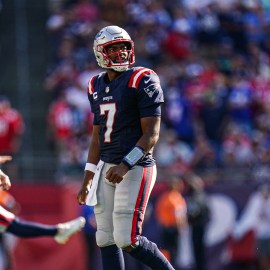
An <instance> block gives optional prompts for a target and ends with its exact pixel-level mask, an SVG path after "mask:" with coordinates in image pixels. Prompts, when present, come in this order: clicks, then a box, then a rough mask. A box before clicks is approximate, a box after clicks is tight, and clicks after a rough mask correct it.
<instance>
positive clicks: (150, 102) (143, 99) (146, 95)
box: [136, 69, 164, 117]
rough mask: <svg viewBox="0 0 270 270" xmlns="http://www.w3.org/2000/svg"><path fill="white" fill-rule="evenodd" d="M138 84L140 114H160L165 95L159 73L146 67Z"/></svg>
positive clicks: (142, 115) (144, 115)
mask: <svg viewBox="0 0 270 270" xmlns="http://www.w3.org/2000/svg"><path fill="white" fill-rule="evenodd" d="M136 84H137V85H138V86H137V88H136V92H137V98H138V106H139V111H140V116H141V117H148V116H160V115H161V104H162V103H163V102H164V96H163V90H162V88H161V85H160V79H159V77H158V75H157V74H156V73H155V72H154V71H153V70H151V69H146V70H145V71H144V72H143V73H142V74H141V77H138V81H137V82H136Z"/></svg>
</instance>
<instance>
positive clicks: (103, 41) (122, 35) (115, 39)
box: [93, 25, 135, 72]
mask: <svg viewBox="0 0 270 270" xmlns="http://www.w3.org/2000/svg"><path fill="white" fill-rule="evenodd" d="M119 42H123V43H126V45H127V50H126V52H127V54H128V57H127V60H125V61H123V62H121V61H120V62H113V61H112V60H111V59H110V57H109V54H108V52H107V51H106V47H107V46H108V45H112V44H114V43H119ZM93 50H94V54H95V56H96V60H97V62H98V65H99V66H101V67H102V68H110V69H113V70H115V71H118V72H123V71H125V70H127V69H128V67H129V66H130V65H132V64H134V63H135V54H134V43H133V41H132V40H131V38H130V36H129V34H128V33H127V32H126V31H125V30H124V29H122V28H120V27H118V26H115V25H111V26H106V27H104V28H102V29H101V30H100V31H99V32H98V33H97V35H96V37H95V39H94V45H93Z"/></svg>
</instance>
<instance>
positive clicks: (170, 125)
mask: <svg viewBox="0 0 270 270" xmlns="http://www.w3.org/2000/svg"><path fill="white" fill-rule="evenodd" d="M112 24H115V25H118V26H120V27H123V28H125V29H126V30H127V31H128V33H129V34H130V36H131V38H132V39H133V40H134V42H135V55H136V66H146V67H148V68H151V69H153V70H155V71H156V72H157V73H158V75H159V77H160V79H161V84H162V88H163V91H164V95H165V104H164V106H163V116H162V117H163V119H162V128H161V134H160V140H159V142H158V145H157V146H156V148H155V158H156V161H157V165H158V178H157V183H156V186H155V188H154V190H153V194H152V197H151V200H150V203H149V207H148V209H149V210H148V213H147V214H146V218H145V220H146V221H145V228H144V234H146V235H147V236H148V237H149V238H150V239H153V240H154V241H156V242H157V243H158V244H159V245H160V246H161V247H163V249H164V252H165V253H166V254H167V255H168V257H170V258H171V260H172V261H173V262H174V264H175V267H176V268H177V269H178V268H179V269H198V270H199V269H206V270H208V269H209V270H220V269H229V270H233V269H245V270H246V269H260V270H269V269H270V207H268V206H270V205H268V204H269V194H268V191H269V189H268V185H269V176H270V167H269V161H270V121H269V119H270V65H269V63H270V2H269V0H222V1H217V0H203V1H202V0H201V1H194V0H171V1H165V0H156V1H154V0H100V1H98V0H46V1H45V0H39V1H34V0H9V1H5V0H2V1H1V8H0V35H1V38H0V59H1V65H0V154H11V155H12V156H13V161H12V162H10V163H6V164H5V165H4V166H3V168H2V169H3V170H4V171H6V172H7V173H8V174H9V175H10V178H11V179H12V181H13V187H12V190H11V193H12V194H13V195H14V197H15V198H16V199H17V200H18V202H19V203H20V204H21V206H22V207H21V208H22V209H21V215H22V217H27V218H29V217H31V218H34V219H36V220H43V221H45V222H46V221H47V222H58V221H59V218H61V219H63V221H64V219H68V218H73V217H74V216H76V215H78V214H80V213H82V210H85V209H81V208H80V207H78V206H77V207H76V199H75V198H76V192H77V191H78V189H79V185H80V181H81V180H82V173H83V169H84V164H85V161H86V154H87V151H88V143H89V140H90V138H91V132H92V115H91V111H90V107H89V103H88V99H87V94H86V88H87V83H88V80H89V79H90V78H91V76H93V75H95V74H97V73H99V72H100V69H99V68H98V66H97V64H96V61H95V58H94V55H93V51H92V43H93V38H94V36H95V34H96V33H97V32H98V31H99V30H100V29H101V28H102V27H104V26H106V25H112ZM175 177H176V178H177V179H178V180H177V181H178V182H181V183H182V185H181V188H178V189H177V192H178V193H179V195H180V196H182V197H183V199H184V201H185V204H184V205H186V206H183V207H184V209H185V207H186V217H184V219H185V220H186V223H187V224H186V225H183V224H185V222H180V224H182V225H181V226H180V225H179V222H178V221H177V219H179V218H180V217H179V215H175V216H174V217H165V223H164V222H163V221H164V219H162V218H160V217H159V216H162V214H161V213H162V211H165V212H166V211H167V210H166V209H165V210H164V209H163V210H162V209H161V208H158V209H159V210H156V205H157V201H158V200H159V199H160V197H161V194H165V195H166V194H167V193H166V192H169V191H171V188H172V187H171V183H172V178H175ZM50 194H53V195H52V196H51V195H50ZM67 194H69V196H67ZM168 201H169V199H166V198H165V202H168ZM56 206H57V207H56ZM178 206H179V205H178V204H177V203H171V204H170V206H169V207H171V208H170V209H171V211H172V215H174V213H176V212H177V209H178ZM255 209H256V210H255ZM87 210H89V209H87ZM178 210H179V209H178ZM181 218H183V217H181ZM168 219H170V220H174V221H173V222H172V223H170V224H169V225H168V223H167V220H168ZM61 221H62V220H61ZM156 221H158V222H156ZM258 225H263V226H261V227H263V228H261V227H259V226H258ZM168 226H169V227H173V226H177V229H176V231H174V230H173V231H174V232H175V233H177V234H173V235H174V237H173V238H177V240H179V241H177V243H176V244H175V243H174V244H173V243H172V246H171V247H165V246H164V245H165V244H164V241H163V240H164V239H163V238H162V237H161V236H159V233H160V234H161V235H163V234H162V233H161V232H163V230H164V227H165V229H166V227H168ZM268 227H269V229H268ZM89 230H90V229H89ZM94 230H95V229H94V228H92V231H91V230H90V231H91V233H90V234H91V235H93V232H94ZM88 236H89V234H88ZM175 236H176V237H175ZM85 238H86V236H85V235H82V234H79V235H78V237H77V238H74V241H78V248H77V249H76V250H78V252H79V253H78V252H77V253H76V254H77V256H78V258H80V261H83V262H85V264H84V265H77V266H75V265H72V266H71V264H69V263H66V264H61V263H60V262H63V261H65V260H67V262H68V259H67V258H71V257H70V256H69V255H68V253H65V252H64V251H63V250H64V248H63V247H61V248H58V247H55V248H56V249H57V250H60V249H61V253H62V257H61V256H60V255H59V254H58V253H55V252H52V250H53V248H52V247H51V246H47V245H46V243H47V242H46V241H45V242H44V240H29V241H28V240H27V241H26V240H23V241H21V240H20V241H19V243H17V246H16V248H14V245H13V249H12V254H13V255H14V258H13V260H14V261H15V262H16V263H15V265H16V267H17V268H14V269H28V270H30V269H36V268H35V264H34V259H33V255H32V254H33V251H31V249H32V246H31V245H33V246H34V249H33V250H35V251H36V252H37V253H38V254H39V256H40V257H38V258H39V260H38V261H39V262H40V265H44V266H39V267H40V268H41V267H44V269H46V270H50V269H55V267H53V266H55V264H54V263H53V262H54V261H53V260H54V259H52V261H50V263H47V264H46V262H45V261H46V260H47V262H48V261H49V260H48V259H46V260H44V262H43V260H42V258H43V257H42V256H45V255H44V253H46V254H47V255H48V254H49V255H50V256H52V258H54V257H53V256H54V255H53V254H57V256H58V255H59V256H60V257H57V256H56V257H55V260H56V261H57V263H58V265H59V266H58V268H57V269H59V270H60V269H63V270H69V269H77V270H84V269H86V267H87V266H86V264H87V263H86V262H87V260H86V258H87V257H89V256H90V253H91V254H92V249H93V248H92V249H91V248H90V251H88V250H87V248H86V243H85V242H84V240H85ZM90 238H91V237H90ZM89 241H90V242H91V240H89ZM11 242H12V241H11ZM165 242H166V241H165ZM258 243H260V244H261V245H262V248H261V249H260V251H262V252H261V253H260V252H259V253H258V252H256V247H257V244H258ZM47 244H48V243H47ZM26 245H29V246H28V247H26ZM173 245H174V249H175V245H177V250H176V251H175V250H174V251H171V248H172V249H173ZM69 247H71V245H69V244H67V245H66V246H65V249H67V250H68V249H69ZM22 250H28V251H29V252H22ZM39 251H41V252H39ZM44 251H45V252H44ZM71 251H72V252H73V253H74V252H75V251H74V249H71ZM170 251H171V252H170ZM67 252H68V251H67ZM95 252H96V251H95ZM174 252H176V253H174ZM74 254H75V253H74ZM172 254H174V255H172ZM175 254H176V255H175ZM49 255H48V256H49ZM81 256H83V257H81ZM172 257H173V258H172ZM59 258H61V259H59ZM73 258H74V257H73ZM91 258H93V257H91ZM95 258H97V257H95ZM176 258H177V259H176ZM41 261H42V263H41ZM93 261H94V262H93ZM129 261H130V259H127V263H129ZM25 263H28V264H27V267H26V266H25V265H26V264H25ZM91 264H92V265H91V268H89V269H95V270H99V266H98V259H95V260H94V259H91ZM31 265H32V266H31ZM14 267H15V266H14ZM31 267H32V268H31ZM71 267H73V268H71ZM136 267H137V268H136ZM133 268H134V269H140V270H142V269H144V268H143V266H141V265H139V264H138V265H137V264H136V263H135V262H133V261H130V265H128V268H127V269H131V270H132V269H133Z"/></svg>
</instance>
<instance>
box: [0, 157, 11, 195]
mask: <svg viewBox="0 0 270 270" xmlns="http://www.w3.org/2000/svg"><path fill="white" fill-rule="evenodd" d="M10 160H12V157H11V156H0V164H3V163H5V162H7V161H10ZM10 187H11V182H10V180H9V177H8V175H6V174H5V173H4V172H3V171H2V170H1V169H0V188H1V189H2V190H8V189H10Z"/></svg>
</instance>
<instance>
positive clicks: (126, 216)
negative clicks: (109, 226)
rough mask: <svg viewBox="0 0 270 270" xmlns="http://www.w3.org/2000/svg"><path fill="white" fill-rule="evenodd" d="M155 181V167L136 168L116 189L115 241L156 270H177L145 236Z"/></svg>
mask: <svg viewBox="0 0 270 270" xmlns="http://www.w3.org/2000/svg"><path fill="white" fill-rule="evenodd" d="M155 181H156V167H155V166H154V167H145V168H143V167H141V166H135V167H134V168H133V169H132V170H130V171H129V172H128V174H127V175H126V176H125V179H124V180H123V181H122V182H121V183H119V184H118V185H117V186H116V193H115V204H114V212H113V222H114V239H115V242H116V244H117V245H118V246H119V247H121V248H123V249H124V250H125V251H127V252H128V253H129V254H130V255H131V256H133V257H134V258H136V259H138V260H140V261H141V262H142V263H144V264H145V265H147V266H149V267H151V268H153V269H156V270H158V269H160V270H173V269H174V268H173V267H172V266H171V265H170V263H169V261H168V260H167V259H166V257H165V256H164V255H163V254H162V253H161V252H160V251H159V249H158V247H157V245H156V244H155V243H152V242H151V241H149V240H148V239H147V238H146V237H143V236H141V231H142V223H143V219H144V214H145V209H146V206H147V202H148V200H149V196H150V193H151V191H152V188H153V186H154V184H155Z"/></svg>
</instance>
